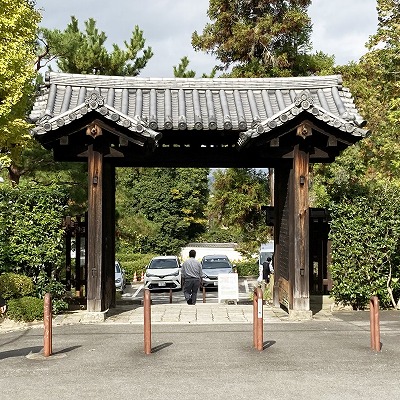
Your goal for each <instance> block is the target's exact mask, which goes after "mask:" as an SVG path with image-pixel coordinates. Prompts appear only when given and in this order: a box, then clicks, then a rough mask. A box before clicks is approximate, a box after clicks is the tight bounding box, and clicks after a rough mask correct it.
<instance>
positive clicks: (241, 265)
mask: <svg viewBox="0 0 400 400" xmlns="http://www.w3.org/2000/svg"><path fill="white" fill-rule="evenodd" d="M235 265H236V269H237V273H238V275H239V276H258V260H257V259H249V260H243V261H236V262H235Z"/></svg>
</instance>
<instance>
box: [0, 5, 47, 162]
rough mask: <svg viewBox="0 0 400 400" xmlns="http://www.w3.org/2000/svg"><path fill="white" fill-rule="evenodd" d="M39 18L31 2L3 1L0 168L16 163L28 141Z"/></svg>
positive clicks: (0, 81)
mask: <svg viewBox="0 0 400 400" xmlns="http://www.w3.org/2000/svg"><path fill="white" fill-rule="evenodd" d="M39 21H40V14H39V13H38V12H37V11H36V10H35V9H34V5H33V2H31V1H26V0H2V1H1V12H0V38H1V40H0V100H1V101H0V131H1V135H0V166H1V167H2V168H4V167H8V166H9V165H10V164H11V163H12V162H13V161H14V162H15V161H18V159H19V156H20V153H21V151H22V149H23V148H25V147H26V146H27V145H28V143H30V141H31V137H30V135H29V127H30V125H29V124H28V123H27V122H26V120H25V114H26V111H27V108H28V103H29V96H30V94H31V93H32V89H33V88H32V80H33V78H34V76H35V70H34V62H35V49H34V43H35V35H36V29H37V24H38V23H39Z"/></svg>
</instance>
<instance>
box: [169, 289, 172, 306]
mask: <svg viewBox="0 0 400 400" xmlns="http://www.w3.org/2000/svg"><path fill="white" fill-rule="evenodd" d="M169 304H172V289H171V288H170V289H169Z"/></svg>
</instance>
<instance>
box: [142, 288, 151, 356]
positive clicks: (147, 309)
mask: <svg viewBox="0 0 400 400" xmlns="http://www.w3.org/2000/svg"><path fill="white" fill-rule="evenodd" d="M143 303H144V304H143V310H144V319H143V322H144V323H143V325H144V353H145V354H151V298H150V290H149V289H145V290H144V300H143Z"/></svg>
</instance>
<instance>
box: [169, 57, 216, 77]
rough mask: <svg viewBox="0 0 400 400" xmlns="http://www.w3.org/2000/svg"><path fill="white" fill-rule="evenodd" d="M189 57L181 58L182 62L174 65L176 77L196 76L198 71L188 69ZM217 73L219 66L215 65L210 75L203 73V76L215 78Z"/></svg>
mask: <svg viewBox="0 0 400 400" xmlns="http://www.w3.org/2000/svg"><path fill="white" fill-rule="evenodd" d="M189 62H190V61H189V59H188V58H187V56H184V57H182V58H181V62H180V63H179V65H178V66H174V77H175V78H194V77H195V76H196V72H195V71H193V70H189V71H188V70H187V68H188V66H189ZM216 73H217V67H214V68H213V69H212V71H211V72H210V74H209V75H207V74H205V73H203V75H202V78H214V77H215V74H216Z"/></svg>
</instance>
